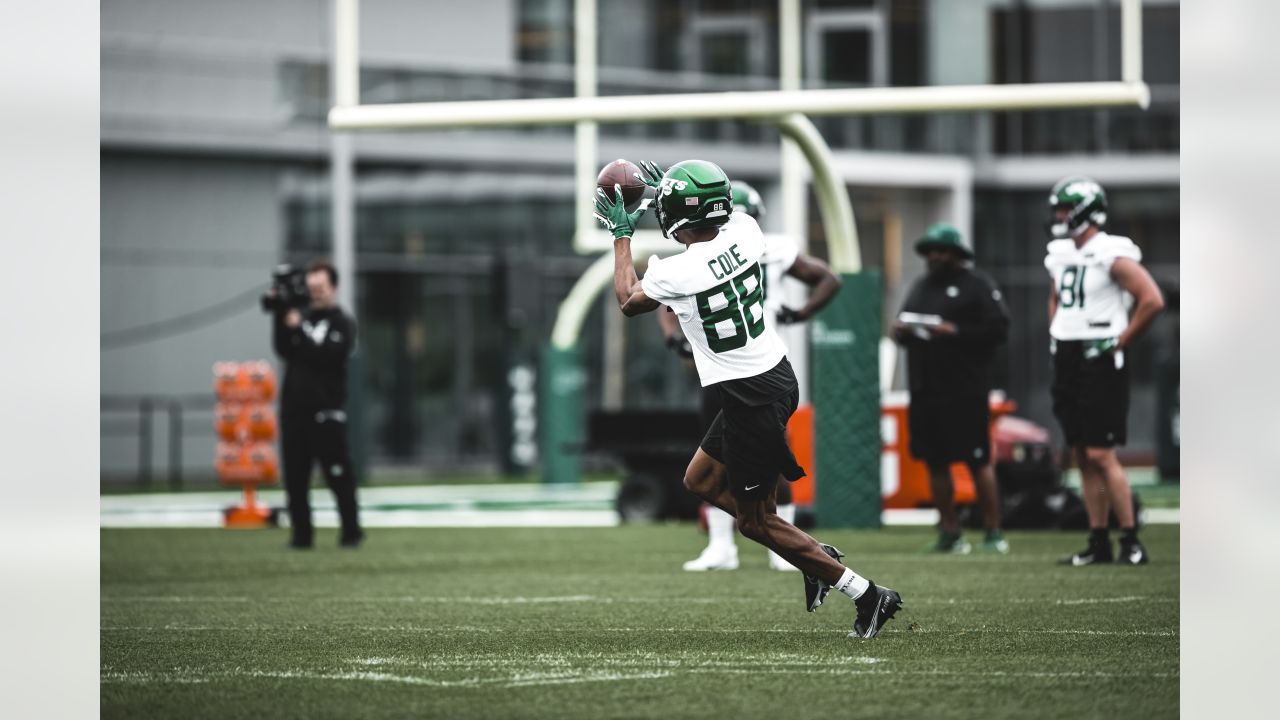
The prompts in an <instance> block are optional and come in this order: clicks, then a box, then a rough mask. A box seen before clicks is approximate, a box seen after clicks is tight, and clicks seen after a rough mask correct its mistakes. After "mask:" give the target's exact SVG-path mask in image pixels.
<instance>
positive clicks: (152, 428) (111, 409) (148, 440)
mask: <svg viewBox="0 0 1280 720" xmlns="http://www.w3.org/2000/svg"><path fill="white" fill-rule="evenodd" d="M215 404H216V400H215V399H214V397H213V394H212V393H208V394H188V395H103V396H102V397H101V402H100V413H101V431H100V432H101V436H102V437H104V438H106V437H129V436H134V437H136V438H137V443H138V456H137V457H138V464H137V472H136V477H137V483H138V486H139V487H141V488H143V489H149V488H151V487H152V486H153V484H154V482H155V481H156V479H157V478H156V469H155V467H154V465H155V463H154V459H155V445H156V427H157V424H156V415H157V414H163V415H164V417H165V419H164V421H165V422H166V423H167V427H168V432H167V433H166V434H167V438H166V439H167V441H168V450H167V453H166V455H167V458H166V460H167V463H166V464H167V467H168V471H167V477H165V480H166V481H167V482H168V484H169V487H170V488H171V489H174V490H177V489H180V488H181V487H182V480H183V477H182V475H183V471H182V443H183V441H184V440H185V438H186V433H187V432H188V430H187V428H188V424H187V422H186V420H185V418H184V417H183V416H184V415H185V414H186V413H188V412H196V411H198V412H200V413H201V421H200V422H197V423H196V424H195V425H194V427H196V428H203V429H205V431H206V432H207V433H208V434H212V433H213V408H214V405H215Z"/></svg>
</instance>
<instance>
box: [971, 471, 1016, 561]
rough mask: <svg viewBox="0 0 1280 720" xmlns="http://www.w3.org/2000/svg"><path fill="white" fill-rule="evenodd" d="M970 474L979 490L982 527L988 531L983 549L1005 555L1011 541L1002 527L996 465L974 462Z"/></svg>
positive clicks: (984, 538)
mask: <svg viewBox="0 0 1280 720" xmlns="http://www.w3.org/2000/svg"><path fill="white" fill-rule="evenodd" d="M969 474H970V475H972V476H973V484H974V487H975V488H976V489H977V491H978V505H979V506H980V507H981V508H982V527H983V529H984V530H985V531H986V533H985V536H984V537H983V540H982V545H981V549H982V550H984V551H986V552H996V553H1000V554H1001V555H1004V554H1006V553H1008V552H1009V541H1007V540H1005V539H1004V532H1003V531H1002V530H1001V529H1000V489H999V487H998V486H997V485H996V470H995V466H994V465H993V464H992V463H990V462H987V463H985V464H976V463H975V464H972V465H970V466H969Z"/></svg>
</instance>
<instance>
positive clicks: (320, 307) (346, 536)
mask: <svg viewBox="0 0 1280 720" xmlns="http://www.w3.org/2000/svg"><path fill="white" fill-rule="evenodd" d="M303 277H305V293H304V292H303V290H302V288H301V287H299V286H300V285H301V284H302V283H300V282H299V281H300V280H302V279H303ZM337 288H338V272H337V270H336V269H334V267H333V265H331V264H329V263H328V262H325V261H321V260H316V261H313V262H311V263H310V264H308V265H307V267H306V271H305V273H303V272H297V271H292V270H290V269H287V268H285V269H282V271H280V272H277V273H276V282H275V285H274V286H273V287H272V288H271V290H270V291H268V293H267V295H266V297H264V298H263V306H264V308H266V309H268V310H270V311H271V312H272V316H273V323H272V325H273V331H272V344H273V345H274V347H275V351H276V354H277V355H279V356H280V358H281V359H282V360H284V362H285V371H284V388H283V390H282V392H281V397H280V435H281V454H282V455H283V458H284V486H285V492H286V493H287V495H288V504H289V518H290V524H291V526H292V528H293V530H292V538H291V540H290V543H289V545H290V547H293V548H297V549H308V548H310V547H312V544H313V542H314V534H315V530H314V527H313V526H312V524H311V501H310V497H309V493H310V485H311V468H312V465H313V463H314V462H315V461H317V460H318V461H319V462H320V470H321V472H323V473H324V479H325V482H326V483H328V485H329V489H330V490H332V491H333V497H334V499H335V500H336V501H337V504H338V517H339V518H340V520H341V522H342V534H341V536H340V537H339V539H338V544H339V545H340V546H341V547H348V548H354V547H359V545H360V542H361V541H362V540H363V539H364V532H363V531H361V529H360V519H359V508H358V505H357V503H356V477H355V472H354V469H353V467H352V465H351V453H350V450H349V448H348V444H347V414H346V403H347V359H348V358H349V357H350V356H351V353H352V350H353V348H354V347H355V339H356V324H355V321H354V320H353V319H352V318H351V317H349V316H348V315H346V314H345V313H343V312H342V310H341V309H340V308H339V307H338V296H337Z"/></svg>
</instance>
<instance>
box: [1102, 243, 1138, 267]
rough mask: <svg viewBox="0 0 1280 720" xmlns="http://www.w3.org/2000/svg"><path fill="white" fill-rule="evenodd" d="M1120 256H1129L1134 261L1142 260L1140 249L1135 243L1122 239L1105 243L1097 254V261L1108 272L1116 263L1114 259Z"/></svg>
mask: <svg viewBox="0 0 1280 720" xmlns="http://www.w3.org/2000/svg"><path fill="white" fill-rule="evenodd" d="M1120 258H1129V259H1130V260H1132V261H1134V262H1142V249H1141V248H1139V247H1138V246H1137V245H1135V244H1134V243H1133V241H1132V240H1128V239H1124V240H1120V241H1117V242H1110V243H1107V245H1106V246H1105V247H1103V248H1102V249H1101V252H1100V253H1099V255H1098V259H1099V261H1101V262H1102V264H1103V265H1104V266H1105V267H1106V268H1107V271H1108V272H1110V271H1111V266H1112V265H1115V264H1116V260H1119V259H1120Z"/></svg>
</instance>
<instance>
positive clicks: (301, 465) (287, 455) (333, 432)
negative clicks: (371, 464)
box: [280, 411, 360, 545]
mask: <svg viewBox="0 0 1280 720" xmlns="http://www.w3.org/2000/svg"><path fill="white" fill-rule="evenodd" d="M280 444H281V452H282V454H283V455H284V489H285V492H286V493H287V494H288V497H289V522H290V525H291V527H292V528H293V544H294V545H310V544H311V543H312V539H313V536H314V535H315V528H314V526H312V524H311V498H310V490H311V467H312V465H313V464H314V463H315V462H316V461H319V462H320V471H321V472H322V473H324V480H325V482H326V483H328V485H329V489H330V490H332V491H333V498H334V500H335V501H336V502H337V504H338V518H339V519H340V520H341V522H342V539H343V540H357V539H359V537H360V517H359V506H358V505H357V504H356V476H355V471H354V469H353V468H352V465H351V452H350V450H349V448H348V446H347V422H346V416H345V414H343V413H341V412H340V411H329V412H324V413H314V414H303V413H288V412H285V413H282V414H281V419H280Z"/></svg>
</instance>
